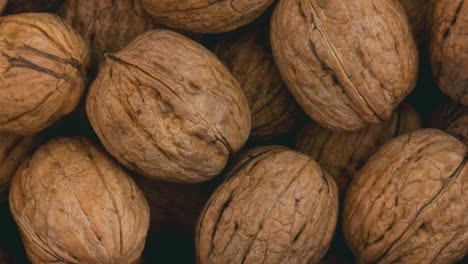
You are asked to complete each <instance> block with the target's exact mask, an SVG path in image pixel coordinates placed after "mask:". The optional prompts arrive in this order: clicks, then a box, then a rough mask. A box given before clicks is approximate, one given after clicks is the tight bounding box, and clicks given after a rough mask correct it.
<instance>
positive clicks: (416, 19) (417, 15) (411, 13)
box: [400, 0, 429, 44]
mask: <svg viewBox="0 0 468 264" xmlns="http://www.w3.org/2000/svg"><path fill="white" fill-rule="evenodd" d="M400 3H401V5H402V6H403V8H405V11H406V14H407V15H408V19H409V21H410V24H411V28H412V31H413V36H414V38H415V40H416V42H417V43H419V44H422V42H423V41H425V40H426V36H425V33H426V10H427V6H428V3H429V1H428V0H400Z"/></svg>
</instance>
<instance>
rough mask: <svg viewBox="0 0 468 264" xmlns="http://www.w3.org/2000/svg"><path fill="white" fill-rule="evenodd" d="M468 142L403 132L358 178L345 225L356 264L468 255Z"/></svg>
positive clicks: (442, 260) (427, 131)
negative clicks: (467, 144)
mask: <svg viewBox="0 0 468 264" xmlns="http://www.w3.org/2000/svg"><path fill="white" fill-rule="evenodd" d="M467 157H468V155H467V147H466V146H465V144H463V143H462V142H460V141H459V140H457V139H456V138H454V137H452V136H450V135H448V134H446V133H444V132H442V131H440V130H436V129H424V130H418V131H416V132H413V133H409V134H406V135H402V136H400V137H398V138H396V139H394V140H392V141H391V142H389V143H388V144H386V145H385V146H383V147H382V148H381V149H380V150H379V151H378V152H377V153H376V154H375V155H374V156H372V158H371V159H370V160H369V161H368V162H367V163H366V165H365V166H364V168H363V169H362V170H361V171H360V172H359V173H358V175H356V178H355V179H354V180H353V182H352V183H351V186H350V188H349V190H348V194H347V196H346V201H345V204H344V212H343V229H344V235H345V238H346V240H347V243H348V245H349V246H350V248H351V249H352V251H353V252H354V254H355V255H356V258H357V261H358V263H431V264H432V263H435V264H436V263H444V264H445V263H454V262H456V261H457V260H459V259H461V258H463V256H464V255H465V254H466V253H467V252H468V239H467V237H468V221H467V220H468V218H467V214H466V212H467V211H468V196H467V195H466V191H467V190H468V163H467Z"/></svg>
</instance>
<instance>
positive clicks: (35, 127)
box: [0, 13, 89, 135]
mask: <svg viewBox="0 0 468 264" xmlns="http://www.w3.org/2000/svg"><path fill="white" fill-rule="evenodd" d="M88 59H89V57H88V49H87V47H86V44H85V43H84V41H83V40H82V38H81V37H80V36H79V34H78V33H76V32H75V31H74V30H73V29H72V28H71V27H70V26H69V25H68V24H66V23H64V21H63V20H62V19H60V18H59V17H58V16H56V15H52V14H46V13H30V14H19V15H11V16H4V17H0V132H7V133H13V134H20V135H31V134H35V133H37V132H39V131H41V130H43V129H44V128H46V127H48V126H50V125H51V124H52V123H54V122H55V121H57V120H58V119H60V118H61V117H62V116H64V115H66V114H69V113H70V112H72V111H73V109H74V108H75V107H76V105H77V104H78V102H79V100H80V97H81V95H82V94H83V91H84V77H83V76H84V72H85V67H86V66H87V64H88Z"/></svg>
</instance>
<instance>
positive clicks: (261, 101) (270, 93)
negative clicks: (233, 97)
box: [214, 24, 302, 141]
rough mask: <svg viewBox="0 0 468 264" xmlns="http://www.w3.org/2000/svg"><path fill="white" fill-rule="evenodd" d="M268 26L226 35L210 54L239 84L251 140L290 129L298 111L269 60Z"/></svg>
mask: <svg viewBox="0 0 468 264" xmlns="http://www.w3.org/2000/svg"><path fill="white" fill-rule="evenodd" d="M269 43H270V40H269V37H268V27H265V26H264V25H262V24H261V25H256V26H255V27H252V28H250V29H249V30H248V31H247V32H245V33H242V34H241V35H239V34H237V35H233V36H228V37H225V38H224V39H222V40H221V41H220V42H219V43H217V44H216V46H215V48H214V52H215V54H216V55H218V57H219V59H220V60H221V61H222V62H223V63H224V64H225V65H226V66H227V68H228V69H229V70H230V71H231V72H232V74H233V75H234V77H236V79H237V80H238V81H239V83H240V86H241V88H242V89H243V91H244V93H245V95H246V97H247V100H248V101H249V107H250V111H251V115H252V116H251V119H252V131H251V134H250V135H251V137H252V138H253V139H254V140H256V141H264V140H268V139H271V138H273V137H274V136H278V135H280V134H284V133H287V132H289V131H291V130H292V129H294V128H295V127H296V125H297V123H298V122H299V121H301V119H302V111H301V109H300V107H299V106H298V105H297V103H296V101H295V100H294V98H293V97H292V95H291V94H290V93H289V91H288V89H287V87H286V85H285V84H284V81H283V79H282V78H281V75H280V74H279V72H278V68H277V67H276V65H275V62H274V60H273V55H272V54H271V50H270V49H271V48H270V46H269Z"/></svg>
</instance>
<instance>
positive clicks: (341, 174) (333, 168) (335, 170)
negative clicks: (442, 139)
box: [294, 104, 421, 195]
mask: <svg viewBox="0 0 468 264" xmlns="http://www.w3.org/2000/svg"><path fill="white" fill-rule="evenodd" d="M418 128H421V120H420V116H419V113H417V112H416V111H415V110H414V109H413V107H411V106H410V105H409V104H402V105H401V107H399V108H398V109H397V111H396V112H395V113H394V114H393V116H392V117H391V118H390V119H389V120H387V121H385V122H383V123H380V124H374V125H370V126H368V127H366V128H364V129H362V130H359V131H357V132H339V131H332V130H329V129H326V128H322V127H321V126H319V125H317V124H315V123H314V122H310V123H308V124H307V125H306V126H305V127H304V128H303V129H302V130H301V131H300V132H299V134H298V135H297V138H296V140H295V143H294V148H295V149H297V150H298V151H301V152H303V153H305V154H308V155H310V156H311V157H312V158H313V159H314V160H315V161H317V162H318V163H319V164H320V165H321V166H322V168H324V169H325V170H326V171H327V172H328V173H329V174H330V175H331V176H332V177H333V179H335V181H336V183H337V185H338V188H339V189H340V194H341V195H344V194H345V193H346V190H347V188H348V185H349V183H350V182H351V180H352V179H353V178H354V175H355V174H356V173H357V171H358V170H359V169H361V168H362V166H363V165H364V164H365V162H366V161H367V159H368V158H369V157H370V156H371V155H372V154H374V153H375V152H376V151H377V150H378V149H379V148H380V147H381V146H382V145H383V144H385V143H386V142H387V141H389V140H390V139H391V138H393V137H395V136H399V135H401V134H403V133H407V132H410V131H413V130H416V129H418Z"/></svg>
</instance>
